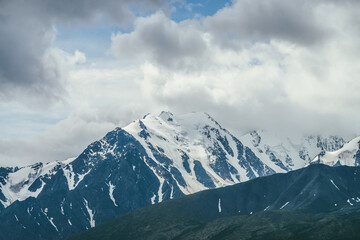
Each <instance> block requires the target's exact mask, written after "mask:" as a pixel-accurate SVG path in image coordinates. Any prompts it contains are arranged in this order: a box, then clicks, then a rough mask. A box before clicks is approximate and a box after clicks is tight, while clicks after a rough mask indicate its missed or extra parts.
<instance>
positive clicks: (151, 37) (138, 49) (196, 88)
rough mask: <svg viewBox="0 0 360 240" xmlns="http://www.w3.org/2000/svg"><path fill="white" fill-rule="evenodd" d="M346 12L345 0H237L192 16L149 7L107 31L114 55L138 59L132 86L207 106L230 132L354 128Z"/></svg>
mask: <svg viewBox="0 0 360 240" xmlns="http://www.w3.org/2000/svg"><path fill="white" fill-rule="evenodd" d="M354 9H357V10H359V5H358V4H356V3H353V2H352V1H345V2H339V1H329V2H328V1H320V0H319V1H290V2H286V1H280V0H272V1H262V0H257V1H248V0H238V1H235V2H234V3H233V5H231V6H227V7H225V8H224V9H222V10H220V11H218V12H217V13H216V14H215V15H214V16H210V17H206V18H203V19H200V20H187V21H183V22H180V23H176V22H173V21H171V20H170V19H169V18H168V17H166V16H165V15H164V14H162V13H156V14H155V15H153V16H150V17H147V18H141V19H138V21H137V24H135V28H134V31H133V32H130V33H126V34H123V33H117V34H115V35H114V36H113V37H112V52H113V53H114V55H115V56H117V57H118V58H120V59H121V58H127V59H130V60H134V59H135V60H136V61H138V62H137V64H139V61H140V63H142V72H143V74H144V77H143V80H142V81H141V82H140V84H139V86H140V88H141V89H142V91H143V94H144V96H146V97H147V99H148V100H147V102H154V103H153V104H154V105H155V104H158V105H165V106H167V108H168V109H173V110H175V111H177V112H187V111H208V112H209V113H211V114H213V115H214V117H216V118H218V119H221V120H222V122H224V123H225V125H228V127H229V128H231V129H234V130H235V131H236V130H237V129H238V131H239V130H242V131H243V132H244V131H247V130H250V129H259V128H265V129H275V130H276V131H285V132H286V131H291V130H292V131H301V132H307V133H315V132H317V133H322V132H328V133H338V134H351V133H354V132H356V133H359V132H360V126H359V124H358V123H357V121H356V120H355V119H357V117H356V116H357V113H355V112H356V111H355V109H356V108H355V106H358V105H359V104H360V99H359V97H358V95H357V94H356V89H358V87H359V86H358V84H359V83H358V81H357V80H356V78H357V77H358V76H360V75H359V73H360V72H359V70H360V69H359V66H360V64H359V60H358V56H359V50H358V49H359V42H358V41H357V40H356V39H358V37H359V32H358V31H357V30H356V27H354V23H356V22H358V21H359V19H360V18H359V16H358V15H356V14H351V13H354V12H356V10H354ZM355 26H357V25H355ZM173 36H176V37H175V39H174V38H173ZM194 39H195V40H194ZM168 46H171V47H170V48H168ZM177 51H179V52H180V53H177ZM184 63H186V64H184ZM192 66H196V67H195V68H193V67H192Z"/></svg>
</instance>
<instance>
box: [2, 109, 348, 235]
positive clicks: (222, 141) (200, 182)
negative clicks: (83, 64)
mask: <svg viewBox="0 0 360 240" xmlns="http://www.w3.org/2000/svg"><path fill="white" fill-rule="evenodd" d="M269 139H270V138H269ZM326 141H328V142H326ZM325 143H326V144H325ZM341 144H342V140H341V139H335V138H334V139H329V140H321V141H319V140H314V139H312V140H311V141H310V140H309V141H308V144H307V145H306V146H305V145H304V146H305V147H304V148H302V147H301V146H302V145H301V146H300V145H299V146H295V147H294V146H293V148H290V147H289V146H290V145H289V144H288V143H286V142H285V143H279V142H274V141H272V140H271V141H270V140H267V137H266V136H265V135H264V134H263V136H261V135H259V134H257V133H255V132H253V133H251V134H250V135H248V136H243V137H241V138H237V137H235V136H234V135H232V134H231V133H230V132H229V131H227V130H226V129H224V128H223V127H222V126H220V124H219V123H217V122H216V121H215V120H214V119H213V118H211V117H210V116H209V115H207V114H205V113H190V114H185V115H179V116H174V115H173V114H171V113H169V112H162V113H161V114H160V115H159V116H155V115H151V114H149V115H146V116H145V117H144V118H143V119H140V120H136V121H134V122H132V123H130V124H129V125H128V126H126V127H124V128H116V129H115V130H113V131H111V132H109V133H108V134H106V136H105V137H104V138H102V139H101V140H99V141H96V142H94V143H92V144H90V145H89V146H88V147H87V148H86V149H85V150H84V151H83V152H82V153H81V154H80V155H79V156H78V157H76V158H71V159H67V160H65V161H58V162H50V163H46V164H44V163H38V164H34V165H31V166H28V167H23V168H0V221H1V222H2V225H1V226H0V239H23V238H24V237H25V236H26V238H30V237H31V239H54V238H57V237H60V236H66V235H69V234H72V233H76V232H80V231H82V230H85V229H89V228H92V227H94V226H96V225H98V224H101V223H103V222H105V221H108V220H110V219H113V218H115V217H117V216H121V215H123V214H126V213H128V212H130V211H133V210H135V209H137V208H140V207H144V206H147V205H151V204H154V203H159V202H162V201H164V200H168V199H172V198H176V197H179V196H182V195H186V194H191V193H195V192H199V191H202V190H206V189H212V188H218V187H223V186H228V185H233V184H236V183H240V182H244V181H248V180H250V179H254V178H256V177H262V176H267V175H271V174H274V173H277V172H287V171H290V170H293V169H297V168H301V167H303V166H305V165H306V164H308V163H309V159H310V156H312V158H313V157H314V156H316V154H317V153H315V152H316V151H317V149H319V152H320V149H322V150H323V149H335V148H340V147H341V146H342V145H341ZM315 145H316V147H315ZM291 146H292V145H291ZM304 156H305V157H304ZM14 232H15V233H16V234H14Z"/></svg>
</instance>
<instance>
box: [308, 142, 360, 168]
mask: <svg viewBox="0 0 360 240" xmlns="http://www.w3.org/2000/svg"><path fill="white" fill-rule="evenodd" d="M359 146H360V137H356V138H354V139H352V140H351V141H350V142H348V143H346V144H344V146H343V147H342V148H340V149H338V150H336V151H322V152H321V153H320V154H318V155H317V156H316V157H315V158H314V159H313V160H312V161H311V163H312V164H315V163H322V164H326V165H329V166H339V165H345V166H359V164H360V147H359Z"/></svg>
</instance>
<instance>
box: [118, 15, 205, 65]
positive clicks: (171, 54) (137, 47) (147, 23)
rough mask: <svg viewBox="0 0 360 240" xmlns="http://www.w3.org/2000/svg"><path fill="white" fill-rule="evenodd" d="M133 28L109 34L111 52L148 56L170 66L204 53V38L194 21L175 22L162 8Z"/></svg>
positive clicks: (189, 62)
mask: <svg viewBox="0 0 360 240" xmlns="http://www.w3.org/2000/svg"><path fill="white" fill-rule="evenodd" d="M134 28H135V31H133V32H131V33H127V34H122V33H118V34H114V35H113V36H112V38H111V39H112V42H113V44H112V48H111V51H112V53H113V54H114V55H115V56H117V57H118V58H124V57H129V56H130V57H136V58H137V59H138V60H143V59H147V60H149V61H156V62H157V63H159V64H161V65H164V66H166V67H169V68H178V67H187V68H197V69H198V68H199V67H200V66H199V64H197V65H196V66H194V65H192V64H193V63H194V59H196V58H198V57H199V56H203V55H204V54H205V51H206V41H205V39H204V38H203V36H202V34H203V33H202V32H201V31H199V29H198V27H197V23H196V21H185V22H181V23H176V22H174V21H172V20H171V19H169V17H167V16H166V15H165V14H164V13H163V12H162V11H159V12H157V13H156V14H153V15H151V16H149V17H144V18H139V19H138V20H137V21H136V22H135V26H134Z"/></svg>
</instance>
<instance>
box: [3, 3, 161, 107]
mask: <svg viewBox="0 0 360 240" xmlns="http://www.w3.org/2000/svg"><path fill="white" fill-rule="evenodd" d="M0 4H1V8H0V35H1V38H0V84H1V88H0V100H1V101H9V100H15V101H22V102H23V103H27V104H28V103H29V100H30V102H31V104H28V105H30V106H31V105H37V104H39V105H42V104H43V103H44V102H46V103H51V102H53V101H56V100H58V99H60V98H61V97H62V95H63V94H64V84H65V82H66V77H65V76H64V74H66V72H65V73H64V71H63V70H64V69H63V68H62V66H60V63H59V62H57V60H59V59H58V58H57V57H54V56H53V55H52V54H51V53H52V51H51V48H52V44H53V41H54V38H55V37H56V31H55V30H54V27H55V24H66V25H74V24H88V23H89V22H90V23H91V22H94V20H96V19H98V18H100V17H102V16H106V17H108V18H110V19H112V20H113V21H114V22H116V23H117V24H119V25H124V24H129V21H130V20H131V19H133V18H134V16H135V14H141V13H145V12H147V11H149V10H152V9H154V8H155V9H156V8H159V7H161V6H164V4H165V3H164V1H163V0H152V1H145V0H143V1H137V3H136V4H135V3H134V2H133V1H128V0H122V1H115V0H106V1H95V0H81V1H50V0H35V1H24V0H11V1H10V0H5V1H1V2H0ZM44 99H46V101H44Z"/></svg>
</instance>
